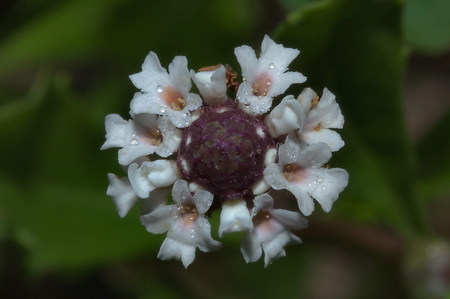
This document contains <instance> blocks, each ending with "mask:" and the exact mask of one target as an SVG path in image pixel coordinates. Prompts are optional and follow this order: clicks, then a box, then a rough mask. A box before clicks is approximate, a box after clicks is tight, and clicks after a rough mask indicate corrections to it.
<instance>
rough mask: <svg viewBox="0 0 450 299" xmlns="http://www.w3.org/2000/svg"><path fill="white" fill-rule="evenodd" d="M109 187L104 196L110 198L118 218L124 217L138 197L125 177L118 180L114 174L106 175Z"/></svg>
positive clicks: (137, 200)
mask: <svg viewBox="0 0 450 299" xmlns="http://www.w3.org/2000/svg"><path fill="white" fill-rule="evenodd" d="M108 179H109V186H108V189H107V190H106V194H107V195H109V196H111V198H112V199H113V201H114V204H115V205H116V208H117V212H119V216H120V217H122V218H123V217H125V215H126V214H127V213H128V211H129V210H130V209H131V208H132V207H133V206H135V205H136V204H137V203H138V202H139V199H140V198H139V196H137V194H136V192H134V189H133V187H131V184H130V180H128V178H127V177H123V178H119V177H118V176H116V175H115V174H112V173H108Z"/></svg>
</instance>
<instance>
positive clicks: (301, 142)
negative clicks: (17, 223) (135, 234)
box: [102, 36, 348, 267]
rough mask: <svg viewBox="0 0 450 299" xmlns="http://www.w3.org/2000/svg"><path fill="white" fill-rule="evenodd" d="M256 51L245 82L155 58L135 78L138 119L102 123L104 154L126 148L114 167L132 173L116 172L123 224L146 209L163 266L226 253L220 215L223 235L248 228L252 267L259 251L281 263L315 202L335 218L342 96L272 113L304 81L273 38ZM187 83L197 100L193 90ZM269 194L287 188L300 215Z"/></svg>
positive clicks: (216, 70)
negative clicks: (214, 232) (199, 254)
mask: <svg viewBox="0 0 450 299" xmlns="http://www.w3.org/2000/svg"><path fill="white" fill-rule="evenodd" d="M261 48H262V49H261V54H260V56H259V58H257V56H256V54H255V51H254V50H253V49H252V48H250V47H248V46H241V47H238V48H236V49H235V54H236V57H237V60H238V62H239V64H240V66H241V68H242V76H243V78H242V82H241V83H239V82H237V80H236V78H237V74H236V73H235V72H234V71H233V70H232V69H231V68H230V67H228V66H224V65H217V66H212V67H206V68H202V69H200V70H199V71H198V72H195V71H193V70H191V71H189V70H188V67H187V59H186V58H185V57H183V56H177V57H175V58H174V60H173V61H172V63H171V64H170V65H169V71H168V72H167V70H166V69H165V68H163V67H162V66H161V64H160V62H159V59H158V57H157V55H156V54H155V53H153V52H150V54H149V55H148V56H147V57H146V59H145V61H144V64H143V65H142V71H141V72H139V73H137V74H134V75H131V76H130V79H131V81H132V82H133V83H134V85H135V86H136V87H137V88H138V89H140V92H137V93H136V94H135V95H134V97H133V99H132V101H131V104H130V108H131V111H130V115H131V119H130V120H124V119H123V118H121V117H120V116H119V115H117V114H110V115H108V116H106V122H105V126H106V142H105V143H104V144H103V146H102V149H107V148H110V147H117V148H120V150H119V159H118V160H119V163H120V164H121V165H122V166H123V168H124V169H125V170H126V172H127V173H128V177H123V178H120V177H118V176H116V175H114V174H109V175H108V176H109V182H110V185H109V187H108V190H107V194H108V195H109V196H111V197H112V199H113V200H114V203H115V204H116V207H117V210H118V212H119V215H120V216H121V217H124V216H125V215H126V214H127V213H128V211H129V210H130V209H131V208H132V207H133V206H134V205H136V204H138V203H139V202H141V213H142V216H141V222H142V224H143V225H144V226H145V227H146V229H147V230H148V231H149V232H151V233H154V234H161V233H167V237H166V239H165V240H164V242H163V244H162V246H161V249H160V251H159V253H158V257H159V258H161V259H163V260H165V259H179V260H181V261H182V262H183V265H184V266H185V267H187V266H188V265H189V264H190V263H192V262H193V260H194V258H195V251H196V248H199V249H200V250H202V251H205V252H207V251H215V250H218V249H220V247H221V243H220V242H218V241H216V240H214V239H213V238H212V237H211V225H210V223H209V220H208V218H209V217H211V214H212V212H213V211H216V210H220V225H219V228H218V234H219V237H222V235H223V234H226V233H232V232H244V233H245V234H244V237H243V240H242V243H241V251H242V254H243V256H244V259H245V260H246V261H247V262H254V261H256V260H258V259H259V258H260V257H261V255H262V252H263V251H264V255H265V258H264V260H265V265H266V266H267V265H268V264H270V263H271V261H273V260H275V259H277V258H279V257H281V256H285V254H286V253H285V251H284V246H285V245H288V244H293V243H301V240H300V239H299V238H298V237H297V236H296V235H294V234H293V233H292V232H291V230H299V229H303V228H305V227H307V220H306V219H305V217H304V216H308V215H310V214H311V213H312V212H313V210H314V200H316V201H317V202H318V203H319V204H320V205H321V206H322V208H323V210H324V211H326V212H328V211H330V209H331V207H332V205H333V203H334V201H336V199H337V198H338V196H339V193H340V192H341V191H342V190H343V189H344V188H345V187H346V186H347V183H348V173H347V172H346V171H345V170H343V169H340V168H329V166H328V165H327V164H326V163H327V162H328V160H329V159H330V158H331V154H332V152H334V151H337V150H339V149H340V148H341V147H342V146H343V145H344V142H343V141H342V139H341V137H340V135H339V134H338V133H336V132H335V131H333V130H331V129H339V128H342V127H343V124H344V118H343V116H342V114H341V110H340V108H339V106H338V104H337V103H336V101H335V96H334V95H333V94H332V93H331V92H330V91H328V90H327V89H324V91H323V94H322V97H321V98H320V99H319V97H318V96H317V95H316V94H315V93H314V91H312V90H311V89H309V88H306V89H304V90H303V92H302V93H301V94H300V95H299V96H298V98H297V99H296V98H295V97H294V96H292V95H288V96H285V97H284V98H283V99H282V100H281V101H280V102H279V103H278V105H277V106H276V107H274V108H273V109H272V110H271V108H272V103H273V102H276V101H277V97H278V96H279V95H281V94H283V93H284V92H285V91H286V90H287V89H288V87H289V86H290V85H291V84H293V83H303V82H304V81H305V80H306V78H305V77H304V76H303V75H302V74H301V73H298V72H288V71H287V70H288V65H289V64H290V63H291V62H292V61H293V60H294V59H295V57H296V56H297V55H298V54H299V51H298V50H296V49H290V48H285V47H283V46H282V45H279V44H276V43H275V42H274V41H273V40H271V39H270V38H269V37H268V36H265V37H264V40H263V42H262V47H261ZM192 81H193V82H195V84H196V86H197V88H198V90H199V93H200V94H201V97H200V95H198V94H195V93H191V88H192ZM229 95H232V98H230V96H229ZM273 189H274V190H281V189H287V190H289V191H290V192H291V193H292V194H293V195H294V196H295V198H296V199H297V202H298V207H299V211H300V212H301V213H300V212H298V211H289V210H285V209H277V208H274V206H277V205H279V204H278V203H277V202H276V201H275V202H274V199H273V198H272V197H271V195H270V193H271V190H273ZM170 195H171V196H170ZM302 214H303V215H302Z"/></svg>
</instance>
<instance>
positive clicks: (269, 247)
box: [262, 230, 302, 267]
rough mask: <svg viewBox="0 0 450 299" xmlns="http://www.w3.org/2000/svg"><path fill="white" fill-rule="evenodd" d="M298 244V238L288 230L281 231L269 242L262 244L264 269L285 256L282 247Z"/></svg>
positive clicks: (299, 241) (300, 241)
mask: <svg viewBox="0 0 450 299" xmlns="http://www.w3.org/2000/svg"><path fill="white" fill-rule="evenodd" d="M298 243H302V240H300V238H299V237H297V236H296V235H294V234H293V233H291V232H290V231H289V230H285V231H282V232H280V233H279V234H277V235H276V236H275V237H274V238H273V239H271V240H270V241H268V242H266V243H263V244H262V247H263V250H264V267H267V266H268V265H270V264H271V263H272V262H273V261H275V260H277V259H279V258H280V257H284V256H286V251H285V250H284V246H286V245H289V244H298Z"/></svg>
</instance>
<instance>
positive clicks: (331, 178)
mask: <svg viewBox="0 0 450 299" xmlns="http://www.w3.org/2000/svg"><path fill="white" fill-rule="evenodd" d="M312 179H313V183H312V184H311V186H309V184H308V185H307V186H308V187H307V190H308V193H309V194H311V196H312V197H313V198H314V199H315V200H317V202H318V203H319V204H320V205H321V206H322V208H323V210H324V211H325V212H329V211H330V210H331V207H332V206H333V203H334V202H335V201H336V200H337V199H338V197H339V194H340V193H341V192H342V191H343V190H344V189H345V187H347V185H348V179H349V175H348V172H347V171H345V170H344V169H341V168H332V169H326V168H319V169H316V171H315V172H314V174H313V177H312Z"/></svg>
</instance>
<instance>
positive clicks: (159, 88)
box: [156, 85, 164, 93]
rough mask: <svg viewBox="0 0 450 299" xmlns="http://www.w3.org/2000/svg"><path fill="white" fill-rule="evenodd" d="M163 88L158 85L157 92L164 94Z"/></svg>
mask: <svg viewBox="0 0 450 299" xmlns="http://www.w3.org/2000/svg"><path fill="white" fill-rule="evenodd" d="M163 90H164V89H163V87H162V86H161V85H158V88H157V89H156V91H157V92H158V93H161V92H163Z"/></svg>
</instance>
